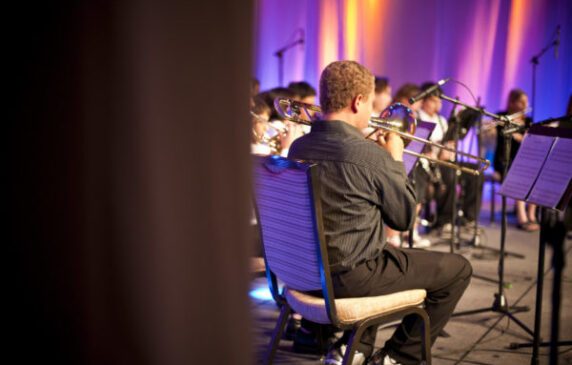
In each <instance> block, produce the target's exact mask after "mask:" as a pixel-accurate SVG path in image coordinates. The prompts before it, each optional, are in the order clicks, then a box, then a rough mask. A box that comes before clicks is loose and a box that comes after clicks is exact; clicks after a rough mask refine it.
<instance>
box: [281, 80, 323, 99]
mask: <svg viewBox="0 0 572 365" xmlns="http://www.w3.org/2000/svg"><path fill="white" fill-rule="evenodd" d="M288 89H290V90H291V91H292V92H293V93H294V94H295V95H296V97H295V98H294V100H298V101H301V102H303V103H306V104H316V89H314V88H313V87H312V85H310V84H309V83H307V82H306V81H299V82H291V83H290V84H288Z"/></svg>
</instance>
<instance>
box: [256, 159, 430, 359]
mask: <svg viewBox="0 0 572 365" xmlns="http://www.w3.org/2000/svg"><path fill="white" fill-rule="evenodd" d="M317 169H318V166H317V165H312V164H308V163H304V162H298V161H291V160H287V159H285V158H281V157H277V156H269V157H257V158H256V159H255V166H254V176H255V181H254V182H255V203H256V204H255V206H256V212H257V219H258V222H259V224H260V230H261V237H262V243H263V247H264V258H265V261H266V275H267V278H268V284H269V287H270V291H271V293H272V296H273V297H274V299H275V300H276V302H277V303H278V305H279V307H280V308H281V310H280V315H279V317H278V321H277V323H276V326H275V328H274V331H273V334H272V338H271V340H270V343H269V345H268V350H267V353H266V354H265V358H264V363H265V364H271V363H272V361H273V358H274V355H275V353H276V349H277V347H278V343H279V342H280V339H281V337H282V333H283V331H284V326H285V324H286V321H287V319H288V316H289V315H290V313H291V312H292V311H295V312H297V313H299V314H300V315H302V317H304V318H305V319H307V320H309V321H312V322H316V323H321V324H332V325H334V326H336V327H338V328H339V329H341V330H352V334H351V336H350V339H349V342H348V345H347V351H346V353H345V356H344V362H343V363H344V364H351V363H352V359H353V356H354V352H355V349H356V345H357V344H358V343H359V340H360V338H361V336H362V334H363V332H364V330H365V329H367V328H368V327H370V326H377V325H380V324H384V323H385V324H387V323H389V322H393V321H396V320H400V319H402V318H403V317H404V316H406V315H409V314H415V315H418V316H420V317H421V318H422V319H423V323H424V330H423V331H422V333H423V336H422V353H423V358H424V359H425V363H426V364H430V363H431V352H430V351H431V350H430V346H431V345H430V335H429V317H428V315H427V312H426V311H425V310H424V309H423V308H422V304H423V302H424V300H425V297H426V291H425V290H423V289H415V290H407V291H402V292H397V293H393V294H389V295H382V296H376V297H363V298H344V299H335V298H334V293H333V286H332V280H331V277H330V269H329V261H328V253H327V249H326V241H325V238H324V228H323V223H322V210H321V203H320V198H319V197H320V184H319V180H318V179H317V174H318V171H317ZM279 282H280V283H282V284H283V289H282V290H280V289H279V285H278V284H279ZM316 292H318V293H320V294H321V295H315V293H316Z"/></svg>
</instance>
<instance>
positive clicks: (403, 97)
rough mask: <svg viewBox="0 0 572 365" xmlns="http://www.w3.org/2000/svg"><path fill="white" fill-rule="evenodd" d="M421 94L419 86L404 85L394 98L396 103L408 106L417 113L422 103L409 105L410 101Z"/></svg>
mask: <svg viewBox="0 0 572 365" xmlns="http://www.w3.org/2000/svg"><path fill="white" fill-rule="evenodd" d="M420 92H421V89H419V86H417V85H415V84H409V83H408V84H403V85H401V87H400V88H399V89H398V90H397V92H396V93H395V96H394V97H393V101H394V102H396V103H401V104H403V105H405V106H408V107H409V108H411V110H413V111H414V112H417V111H418V110H419V107H420V106H421V101H418V102H416V103H415V104H413V105H411V104H410V103H409V99H411V98H412V97H414V96H416V95H417V94H419V93H420Z"/></svg>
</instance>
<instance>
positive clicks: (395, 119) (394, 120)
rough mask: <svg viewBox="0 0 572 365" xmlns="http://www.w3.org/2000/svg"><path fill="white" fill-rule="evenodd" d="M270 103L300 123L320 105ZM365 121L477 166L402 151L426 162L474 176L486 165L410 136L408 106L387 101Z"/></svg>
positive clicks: (285, 101) (412, 125)
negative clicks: (373, 115) (386, 106)
mask: <svg viewBox="0 0 572 365" xmlns="http://www.w3.org/2000/svg"><path fill="white" fill-rule="evenodd" d="M274 107H275V108H276V111H277V112H278V114H280V116H281V117H282V118H284V119H286V120H289V121H292V122H295V123H301V124H306V125H311V124H312V122H311V118H310V113H309V111H313V112H317V113H320V112H321V109H320V107H319V106H317V105H311V104H306V103H302V102H299V101H295V100H291V99H286V98H276V99H275V100H274ZM303 113H304V114H305V115H304V114H303ZM368 124H369V126H370V127H372V128H374V129H375V130H378V129H382V130H385V131H387V132H392V133H395V134H397V135H399V136H400V137H401V138H403V139H404V140H407V141H409V142H410V141H417V142H420V143H424V144H427V145H430V146H433V147H436V148H438V149H441V150H444V151H449V152H453V153H458V154H459V155H461V156H465V157H467V158H469V159H471V160H475V161H476V162H478V163H477V165H478V166H479V167H478V168H477V169H472V168H469V167H465V166H461V165H457V164H455V163H453V162H449V161H443V160H439V159H436V158H433V157H430V156H427V155H423V154H420V153H417V152H413V151H410V150H404V151H403V152H404V153H406V154H409V155H412V156H416V157H418V158H422V159H425V160H427V161H429V162H432V163H435V164H438V165H441V166H446V167H450V168H452V169H455V170H458V171H462V172H465V173H468V174H471V175H475V176H477V175H481V174H482V173H483V171H485V170H486V169H487V168H488V167H489V165H490V161H489V160H486V159H483V158H481V157H479V156H474V155H471V154H468V153H466V152H462V151H457V150H455V149H453V148H450V147H446V146H443V145H442V144H439V143H435V142H432V141H430V140H427V139H423V138H419V137H416V136H414V133H415V129H416V127H417V120H416V119H415V117H414V116H413V112H412V111H411V109H409V108H408V107H406V106H405V105H403V104H400V103H396V104H392V105H390V106H389V107H388V108H387V109H385V110H384V111H383V112H381V114H380V116H379V118H377V117H371V118H370V119H369V123H368ZM407 143H408V142H407Z"/></svg>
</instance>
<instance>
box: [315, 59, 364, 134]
mask: <svg viewBox="0 0 572 365" xmlns="http://www.w3.org/2000/svg"><path fill="white" fill-rule="evenodd" d="M373 97H374V76H373V74H372V73H371V72H370V71H369V70H368V69H367V68H365V67H364V66H362V65H360V64H359V63H357V62H355V61H336V62H332V63H330V64H329V65H328V66H327V67H326V68H325V69H324V71H322V76H321V77H320V106H321V107H322V112H323V113H324V115H325V116H328V115H330V116H332V119H334V118H335V116H343V119H342V120H344V121H345V122H348V123H350V124H352V125H354V126H355V127H357V128H360V129H363V128H365V127H367V124H368V121H369V118H370V116H371V113H372V111H373ZM340 119H341V118H340Z"/></svg>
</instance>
